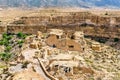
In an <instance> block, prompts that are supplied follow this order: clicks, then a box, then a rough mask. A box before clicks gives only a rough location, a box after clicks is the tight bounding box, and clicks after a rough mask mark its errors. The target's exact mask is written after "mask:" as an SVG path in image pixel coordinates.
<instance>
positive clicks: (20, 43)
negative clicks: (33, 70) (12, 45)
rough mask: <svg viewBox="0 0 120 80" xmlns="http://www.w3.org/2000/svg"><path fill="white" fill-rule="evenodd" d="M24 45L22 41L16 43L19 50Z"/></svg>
mask: <svg viewBox="0 0 120 80" xmlns="http://www.w3.org/2000/svg"><path fill="white" fill-rule="evenodd" d="M23 43H24V41H23V40H19V41H18V42H17V44H18V45H19V48H21V47H22V44H23Z"/></svg>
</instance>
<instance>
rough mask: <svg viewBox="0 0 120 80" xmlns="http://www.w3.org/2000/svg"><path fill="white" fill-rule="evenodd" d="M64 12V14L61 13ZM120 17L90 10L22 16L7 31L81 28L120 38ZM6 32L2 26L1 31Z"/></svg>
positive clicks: (88, 31) (32, 32)
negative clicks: (100, 14) (103, 14)
mask: <svg viewBox="0 0 120 80" xmlns="http://www.w3.org/2000/svg"><path fill="white" fill-rule="evenodd" d="M61 14H62V15H61ZM119 22H120V17H113V18H111V17H102V16H97V15H93V14H91V13H88V12H70V13H68V12H65V13H64V12H62V13H55V14H54V15H53V14H51V15H48V16H31V17H21V18H20V20H17V21H14V22H13V23H11V24H9V25H7V32H9V33H18V32H23V33H27V34H34V33H36V32H37V31H42V32H45V31H47V29H51V28H57V29H63V30H80V31H83V32H84V33H85V35H92V36H103V37H118V38H120V23H119ZM4 32H6V28H5V27H0V33H4Z"/></svg>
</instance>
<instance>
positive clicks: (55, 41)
mask: <svg viewBox="0 0 120 80" xmlns="http://www.w3.org/2000/svg"><path fill="white" fill-rule="evenodd" d="M70 36H71V37H68V36H67V35H66V32H64V31H63V30H59V29H51V30H50V32H49V37H48V38H47V40H46V43H47V45H49V46H51V47H55V48H59V49H63V50H71V51H80V52H82V51H84V49H85V44H86V43H85V40H84V34H83V32H80V31H79V32H78V31H77V32H75V33H74V34H71V35H70ZM72 36H73V37H72Z"/></svg>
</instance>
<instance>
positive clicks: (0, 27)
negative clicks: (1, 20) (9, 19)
mask: <svg viewBox="0 0 120 80" xmlns="http://www.w3.org/2000/svg"><path fill="white" fill-rule="evenodd" d="M6 32H7V26H5V25H0V34H3V33H6Z"/></svg>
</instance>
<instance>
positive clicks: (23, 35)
mask: <svg viewBox="0 0 120 80" xmlns="http://www.w3.org/2000/svg"><path fill="white" fill-rule="evenodd" d="M26 36H27V35H26V34H23V33H22V32H19V33H18V34H17V37H18V38H22V39H25V38H26Z"/></svg>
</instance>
